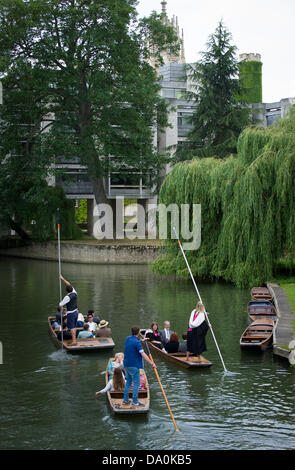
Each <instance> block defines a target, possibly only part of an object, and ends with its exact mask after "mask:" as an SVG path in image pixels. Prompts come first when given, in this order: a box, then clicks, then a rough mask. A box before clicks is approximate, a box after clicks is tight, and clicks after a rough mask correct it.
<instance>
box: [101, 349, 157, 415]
mask: <svg viewBox="0 0 295 470" xmlns="http://www.w3.org/2000/svg"><path fill="white" fill-rule="evenodd" d="M113 360H114V358H111V359H110V360H109V362H108V364H107V368H106V385H107V384H108V381H109V374H108V365H109V363H110V362H111V361H113ZM144 374H145V371H144ZM123 394H124V392H123V391H122V392H115V391H108V392H107V397H108V402H109V405H110V407H111V409H112V411H113V412H114V413H116V414H142V413H148V411H149V409H150V389H149V384H148V380H147V376H146V388H145V389H144V390H139V391H138V401H140V402H141V403H143V404H144V406H141V407H136V406H132V404H130V405H123V403H122V401H123ZM129 399H132V388H131V389H130V390H129Z"/></svg>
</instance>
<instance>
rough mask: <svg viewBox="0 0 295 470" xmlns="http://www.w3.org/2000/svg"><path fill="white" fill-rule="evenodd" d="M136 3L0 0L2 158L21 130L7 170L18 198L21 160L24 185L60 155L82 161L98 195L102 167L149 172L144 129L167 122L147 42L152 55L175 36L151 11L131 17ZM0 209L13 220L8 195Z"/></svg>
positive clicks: (149, 139) (153, 158)
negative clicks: (11, 168)
mask: <svg viewBox="0 0 295 470" xmlns="http://www.w3.org/2000/svg"><path fill="white" fill-rule="evenodd" d="M136 3H137V1H136V0H101V1H99V0H61V1H60V0H48V1H46V2H45V1H43V0H3V1H1V4H0V78H2V82H3V90H4V106H3V107H2V109H1V110H0V112H1V116H0V118H1V120H2V122H5V126H3V127H2V135H1V138H2V142H4V141H5V145H4V146H5V151H4V150H3V151H2V150H1V161H2V163H3V164H4V165H5V164H6V163H7V164H8V165H11V163H12V160H11V161H10V162H8V160H7V158H6V157H7V149H8V151H9V150H10V153H15V152H14V147H15V139H14V138H13V134H14V133H15V136H17V137H18V135H19V134H20V132H21V133H22V135H21V139H22V140H21V142H22V144H21V145H17V146H18V149H17V154H18V155H21V158H19V160H18V162H17V166H18V168H19V171H18V173H17V172H15V174H14V177H15V179H11V181H12V182H15V189H16V191H15V195H16V197H18V199H19V201H22V200H23V197H24V195H25V194H26V187H24V188H23V189H21V181H20V179H22V178H23V176H24V171H26V176H27V175H28V173H27V172H28V171H29V169H30V165H29V162H31V170H32V173H33V176H32V178H31V181H30V182H29V183H28V186H29V187H31V188H32V186H34V185H35V180H36V179H37V180H38V179H39V178H40V177H41V176H42V177H43V176H44V174H45V171H44V169H45V170H46V168H47V169H48V168H50V165H51V164H52V163H53V162H58V161H60V160H59V158H60V157H62V159H63V161H66V160H67V159H71V161H73V158H74V159H76V161H77V162H79V163H81V164H84V165H85V166H86V167H87V168H88V173H89V176H90V179H91V181H92V183H93V190H94V194H95V197H96V201H97V202H98V203H100V202H104V201H105V192H104V186H103V177H104V176H105V175H106V174H108V172H109V171H112V170H114V169H117V170H118V168H122V167H123V168H136V169H138V168H140V169H141V170H142V171H143V172H144V171H149V172H150V174H151V175H156V174H157V170H158V169H159V168H160V167H161V165H162V164H163V163H164V162H165V155H162V154H161V155H160V154H158V152H157V149H156V148H155V147H154V145H153V133H154V130H155V128H156V127H157V126H159V127H160V128H161V127H165V126H166V124H167V108H166V104H165V101H164V100H163V99H162V98H161V97H160V96H159V93H158V92H159V85H158V84H157V77H156V72H155V70H154V69H153V68H152V67H151V66H150V65H149V63H148V58H149V54H150V53H151V52H150V51H151V50H152V49H151V48H149V47H148V44H149V43H151V42H152V43H153V44H154V45H155V46H157V47H154V48H153V53H154V54H155V55H156V57H155V60H156V62H160V61H161V51H162V50H163V48H164V47H172V48H173V47H174V46H173V45H174V41H176V38H175V35H174V31H173V28H172V27H170V26H165V25H163V24H162V22H161V19H160V16H157V15H156V14H155V13H153V14H152V15H151V17H149V18H144V19H142V20H139V19H138V18H137V12H136ZM175 44H176V42H175ZM175 47H177V46H175ZM45 131H46V132H45ZM24 166H25V167H26V170H25V169H24V168H23V167H24ZM7 169H9V168H7ZM17 174H18V177H17ZM38 175H39V176H38ZM17 183H19V186H18V185H17ZM3 185H5V181H3ZM18 191H20V192H18ZM35 197H37V192H36V193H35ZM40 200H42V198H41V199H40ZM7 210H8V211H9V215H10V216H11V219H12V217H13V216H14V214H16V212H15V207H11V208H9V198H8V199H7Z"/></svg>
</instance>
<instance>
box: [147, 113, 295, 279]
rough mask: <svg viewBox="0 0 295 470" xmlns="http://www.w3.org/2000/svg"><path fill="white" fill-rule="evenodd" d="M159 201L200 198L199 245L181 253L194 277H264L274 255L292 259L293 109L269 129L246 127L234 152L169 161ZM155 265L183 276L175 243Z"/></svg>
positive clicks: (294, 189)
mask: <svg viewBox="0 0 295 470" xmlns="http://www.w3.org/2000/svg"><path fill="white" fill-rule="evenodd" d="M160 201H161V202H162V203H164V204H166V205H169V204H171V203H177V204H184V203H188V204H190V205H192V204H193V203H195V204H201V207H202V242H201V246H200V249H199V250H197V251H188V252H187V257H188V260H189V262H190V263H191V268H192V272H193V273H194V274H195V275H196V276H198V277H203V278H210V277H212V278H222V279H225V280H226V281H230V282H233V283H235V284H237V285H238V286H251V285H260V284H262V283H265V282H266V281H267V280H269V279H270V278H271V277H272V275H273V272H274V267H275V262H276V260H277V259H279V258H280V257H282V256H284V257H287V258H289V259H294V258H295V110H294V109H291V112H290V116H289V117H288V118H285V119H282V120H280V121H278V122H277V123H275V124H274V125H273V126H271V127H269V128H259V127H257V128H247V129H245V130H244V131H243V132H242V134H241V135H240V137H239V140H238V154H237V157H234V156H230V157H228V158H226V159H224V160H221V159H216V158H206V159H196V160H193V161H191V162H181V163H178V164H177V165H175V167H174V168H173V170H172V171H171V173H170V174H169V175H168V176H167V177H166V179H165V181H164V183H163V185H162V187H161V192H160ZM154 269H155V270H156V271H158V272H161V273H172V272H174V273H177V274H179V275H188V273H187V269H186V266H185V264H184V262H183V259H182V255H181V253H180V252H179V249H178V246H177V244H176V243H175V241H173V240H172V241H171V240H169V241H168V242H167V253H166V254H165V255H164V256H163V257H159V258H158V259H157V260H156V262H155V264H154Z"/></svg>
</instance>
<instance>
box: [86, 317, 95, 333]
mask: <svg viewBox="0 0 295 470" xmlns="http://www.w3.org/2000/svg"><path fill="white" fill-rule="evenodd" d="M87 323H88V325H89V331H91V333H93V335H94V332H95V330H96V328H97V323H95V322H94V321H93V315H92V314H91V315H87Z"/></svg>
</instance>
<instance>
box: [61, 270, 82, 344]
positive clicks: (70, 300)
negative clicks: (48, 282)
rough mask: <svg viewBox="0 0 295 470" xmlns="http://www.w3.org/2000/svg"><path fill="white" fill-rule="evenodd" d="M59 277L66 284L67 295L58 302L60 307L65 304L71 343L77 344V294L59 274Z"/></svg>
mask: <svg viewBox="0 0 295 470" xmlns="http://www.w3.org/2000/svg"><path fill="white" fill-rule="evenodd" d="M59 277H60V279H61V280H62V281H63V282H64V283H65V285H66V291H67V295H66V296H65V297H64V298H63V299H62V301H61V302H60V303H59V306H60V307H63V306H66V309H67V327H68V330H69V331H70V332H71V335H72V342H71V345H72V346H75V345H76V344H77V340H76V325H77V319H78V294H77V292H76V291H75V289H74V287H73V286H72V285H71V284H70V283H69V282H68V281H67V280H66V279H65V278H64V277H63V276H62V275H61V274H60V276H59Z"/></svg>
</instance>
